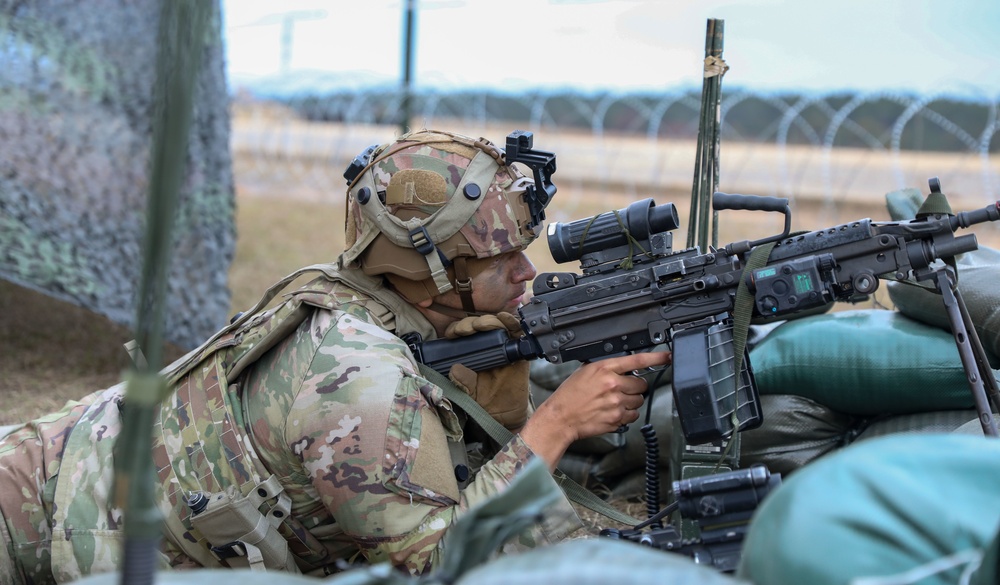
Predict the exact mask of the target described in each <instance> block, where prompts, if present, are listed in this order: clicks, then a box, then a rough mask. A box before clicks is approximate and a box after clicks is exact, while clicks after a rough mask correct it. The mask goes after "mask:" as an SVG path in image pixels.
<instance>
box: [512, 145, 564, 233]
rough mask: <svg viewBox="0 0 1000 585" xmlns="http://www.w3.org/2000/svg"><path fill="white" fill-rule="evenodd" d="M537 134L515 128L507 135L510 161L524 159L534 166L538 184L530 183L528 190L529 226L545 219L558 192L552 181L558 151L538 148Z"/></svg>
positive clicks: (526, 200)
mask: <svg viewBox="0 0 1000 585" xmlns="http://www.w3.org/2000/svg"><path fill="white" fill-rule="evenodd" d="M533 144H534V134H532V133H531V132H529V131H527V130H515V131H513V132H511V133H510V134H508V135H507V144H506V148H505V156H506V160H507V164H508V165H511V164H514V163H516V162H519V163H523V164H524V165H525V166H527V167H528V168H530V169H531V172H532V175H533V178H534V180H535V184H534V185H532V186H529V187H528V188H527V190H526V191H525V193H524V200H525V202H526V203H527V204H528V211H529V214H530V215H531V217H530V218H529V220H528V229H531V230H534V229H535V227H536V226H539V225H541V224H542V222H543V221H545V207H546V206H547V205H548V204H549V202H550V201H552V196H553V195H555V194H556V186H555V184H553V183H552V174H553V173H555V172H556V155H555V154H553V153H551V152H546V151H544V150H534V149H533V148H532V146H533Z"/></svg>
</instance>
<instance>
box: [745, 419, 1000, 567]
mask: <svg viewBox="0 0 1000 585" xmlns="http://www.w3.org/2000/svg"><path fill="white" fill-rule="evenodd" d="M997 477H1000V441H997V440H996V439H991V438H985V437H974V436H969V435H954V434H952V435H944V434H934V435H896V436H890V437H882V438H879V439H873V440H871V441H865V442H863V443H859V444H856V445H852V446H850V447H847V448H845V449H842V450H840V451H838V452H836V453H832V454H830V455H828V456H826V457H823V458H822V459H820V460H818V461H816V462H814V463H813V464H811V465H809V466H807V467H805V468H803V469H802V470H800V471H799V472H798V473H796V474H795V475H794V476H793V477H791V478H788V479H787V480H786V481H783V483H782V485H781V487H779V488H778V489H777V490H776V491H775V492H774V493H772V494H770V495H769V496H768V497H767V498H766V499H765V500H764V502H763V503H762V504H761V507H760V508H759V509H758V510H757V513H756V515H755V516H754V519H753V521H752V522H751V523H750V529H749V532H748V534H747V538H746V540H745V541H744V547H743V558H742V563H741V566H740V568H739V570H738V572H737V575H738V576H740V577H741V578H744V579H748V580H750V581H752V582H754V583H757V584H759V585H764V584H767V585H801V584H803V583H808V584H810V585H834V584H838V585H840V584H843V583H862V582H864V583H876V582H877V583H890V582H891V583H920V584H921V585H945V584H953V583H959V582H962V580H961V575H962V572H963V571H964V570H966V569H968V570H970V571H972V570H975V568H976V563H977V562H978V558H979V557H980V556H982V555H983V553H984V551H985V558H986V559H987V560H988V562H987V563H984V565H983V566H982V567H980V569H979V571H977V573H978V574H977V575H975V576H973V578H972V582H973V583H979V584H985V583H996V581H995V578H996V575H995V571H996V554H995V552H996V551H995V550H994V549H995V547H996V545H997V543H996V542H995V540H994V539H995V535H996V534H997V527H998V525H1000V506H997V495H996V492H997V490H996V481H995V479H996V478H997ZM918 570H922V571H924V572H926V573H927V576H926V577H925V578H923V579H919V580H917V579H910V580H907V579H903V578H899V577H901V576H902V574H904V573H907V572H911V571H913V572H915V571H918ZM984 571H986V572H991V573H992V574H990V575H985V574H983V572H984ZM890 575H892V576H896V577H897V579H894V580H889V579H886V580H878V579H877V578H878V577H888V576H890ZM865 578H870V579H871V580H863V579H865ZM991 578H992V579H991ZM966 582H968V581H966Z"/></svg>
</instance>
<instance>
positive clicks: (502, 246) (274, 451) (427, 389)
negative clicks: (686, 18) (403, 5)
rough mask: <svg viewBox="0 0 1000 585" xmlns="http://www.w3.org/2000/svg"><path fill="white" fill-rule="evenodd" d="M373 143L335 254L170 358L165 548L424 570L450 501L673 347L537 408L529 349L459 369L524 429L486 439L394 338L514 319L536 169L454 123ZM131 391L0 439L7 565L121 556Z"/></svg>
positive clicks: (77, 572) (587, 429)
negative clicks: (120, 489) (299, 283)
mask: <svg viewBox="0 0 1000 585" xmlns="http://www.w3.org/2000/svg"><path fill="white" fill-rule="evenodd" d="M370 155H371V156H370V159H368V160H366V161H365V162H364V164H363V165H362V167H359V168H356V169H354V170H355V171H356V172H355V173H353V177H352V179H353V180H351V182H350V186H349V189H348V214H347V250H346V251H345V252H344V253H343V254H342V255H341V257H340V258H339V259H338V261H337V262H335V263H333V264H327V265H317V266H315V267H310V268H309V269H305V270H303V271H302V272H301V273H306V272H309V271H312V272H315V273H317V274H318V276H316V278H315V279H314V280H312V281H311V282H310V283H309V284H307V285H305V286H303V287H302V288H300V289H298V290H296V291H294V292H292V293H290V294H288V295H286V297H285V300H284V301H283V302H282V303H280V304H278V305H277V306H275V307H273V308H270V309H265V307H266V305H267V301H268V299H269V298H270V297H273V296H274V295H275V294H277V292H278V291H279V290H281V289H282V288H283V287H284V286H285V285H287V284H288V283H289V282H291V280H293V277H294V276H297V275H298V274H300V273H296V275H292V276H290V277H289V278H287V279H285V281H282V283H279V284H278V285H276V286H275V287H272V290H271V291H269V294H268V295H265V298H264V299H263V300H262V302H261V303H259V304H258V306H257V307H255V308H254V309H253V310H250V311H248V312H247V313H246V314H243V315H242V316H240V317H239V318H238V319H235V320H234V323H232V324H231V325H230V326H228V327H226V328H224V329H223V330H221V331H220V332H219V333H217V334H216V335H215V336H213V338H211V339H210V340H208V341H207V342H206V343H205V344H204V345H203V346H202V347H200V348H198V349H197V350H195V351H192V352H191V353H190V354H188V355H187V356H185V357H184V358H182V359H181V360H179V361H178V362H177V363H175V364H173V365H172V366H170V367H169V368H168V369H167V370H165V376H166V377H167V379H168V382H169V384H170V389H171V394H170V396H169V397H168V399H167V400H166V401H164V403H163V406H162V408H161V413H160V417H159V420H158V421H157V422H156V426H155V428H154V430H153V432H154V443H155V444H154V449H153V453H152V457H153V460H154V462H155V466H156V468H157V472H158V477H159V486H158V492H157V495H158V497H159V501H160V503H161V504H160V509H161V510H162V511H163V512H164V515H165V522H164V525H165V542H164V546H163V554H162V558H161V561H162V565H164V566H171V567H199V566H204V567H224V566H243V567H245V566H248V565H249V566H251V567H263V568H277V569H285V570H290V571H303V572H309V573H313V574H325V573H330V572H332V571H335V570H337V567H338V566H341V565H338V561H339V562H340V563H342V562H343V561H345V560H346V561H353V560H362V559H363V560H366V561H367V562H381V561H388V562H390V563H392V564H393V565H394V566H396V567H398V568H400V569H402V570H405V571H409V572H410V573H414V574H418V573H423V572H426V571H428V570H430V569H431V568H433V567H434V566H435V563H436V562H437V561H438V560H439V558H440V552H441V549H440V543H441V539H442V537H443V535H444V534H445V532H446V531H447V529H448V527H449V526H450V525H452V524H453V523H454V522H455V520H456V518H457V517H458V516H460V515H461V514H462V512H463V511H464V510H466V509H468V508H469V507H471V506H474V505H475V504H477V503H479V502H482V501H484V500H486V499H488V498H490V497H491V496H493V495H494V494H497V493H498V492H500V491H502V490H504V489H505V487H506V486H507V485H508V484H509V483H510V481H511V480H512V478H513V477H514V476H515V475H516V473H517V471H518V469H520V468H521V467H522V466H523V465H524V464H525V462H526V461H528V460H529V459H530V458H532V457H540V458H542V459H543V460H544V461H545V462H546V463H547V464H548V466H549V468H550V469H554V467H555V464H556V463H557V461H558V460H559V459H560V457H561V456H562V455H563V453H564V452H565V450H566V448H567V446H568V445H569V444H570V443H571V442H573V441H575V440H577V439H580V438H584V437H590V436H594V435H598V434H602V433H606V432H610V431H613V430H614V429H616V428H618V427H619V426H620V425H622V424H628V423H631V422H634V421H635V420H636V419H637V418H638V413H637V410H638V409H639V407H640V406H641V404H642V401H643V398H642V396H641V394H642V392H644V390H645V382H643V381H642V380H641V379H640V378H637V377H635V376H632V375H630V373H631V372H632V371H634V370H637V369H641V368H645V367H650V366H654V365H662V364H665V363H667V362H668V361H669V354H667V353H655V354H653V353H650V354H637V355H633V356H628V357H622V358H613V359H608V360H604V361H601V362H597V363H593V364H588V365H585V366H583V367H582V368H580V369H579V370H578V371H577V372H576V373H575V374H573V375H572V376H570V377H569V378H568V379H567V380H566V381H565V382H564V383H563V384H562V385H561V386H560V387H559V389H558V390H557V391H556V392H555V393H554V394H553V395H552V397H551V398H549V399H547V400H546V401H545V402H544V403H543V404H542V405H541V406H540V407H539V408H538V409H537V411H535V412H533V413H532V412H530V410H531V407H530V404H529V400H528V369H527V364H526V362H518V363H515V364H512V365H509V366H505V367H501V368H495V369H493V370H489V371H486V372H480V373H476V372H473V371H472V370H469V369H468V368H465V367H464V366H461V365H456V366H454V367H453V368H452V370H451V372H450V376H449V377H450V379H451V382H453V383H454V384H455V386H457V387H458V388H460V389H461V390H464V391H465V392H467V393H468V394H470V395H471V396H472V397H473V398H474V399H475V400H476V402H477V403H478V404H479V405H481V406H482V407H483V408H484V409H485V410H486V411H487V412H488V413H489V414H490V416H492V417H493V418H494V419H495V420H497V421H498V422H500V423H502V424H503V425H504V426H506V427H507V428H508V429H510V430H511V431H512V432H514V433H515V434H514V437H513V439H511V440H510V441H509V442H508V443H507V444H504V445H498V444H494V443H493V442H492V441H491V440H490V439H489V437H488V436H486V435H485V434H484V433H483V432H482V431H481V429H480V428H479V427H478V426H477V425H476V424H474V422H473V421H472V420H471V419H470V418H469V417H468V416H467V413H465V412H462V411H460V410H458V409H457V408H455V407H454V405H453V404H452V402H451V401H450V400H448V399H447V398H445V396H444V390H443V389H442V387H441V386H440V385H438V384H435V383H432V382H431V381H429V380H428V379H427V377H425V376H424V375H422V374H421V372H420V370H419V369H418V364H417V363H416V361H415V360H414V357H413V355H412V353H411V351H410V349H409V347H408V346H407V344H406V343H405V342H404V341H402V340H401V337H403V336H406V335H408V334H414V333H418V334H420V336H421V337H422V338H423V339H434V338H439V337H460V336H463V335H468V334H470V333H473V332H475V331H478V330H485V329H498V328H506V329H508V330H509V331H511V332H515V331H517V330H518V323H517V319H516V317H513V315H512V314H511V313H513V312H515V311H516V309H517V307H518V305H519V303H520V302H521V299H522V297H523V295H524V293H525V290H526V285H527V283H528V282H529V281H531V280H532V279H533V278H534V276H535V274H536V273H535V269H534V267H533V266H532V264H531V262H530V261H529V260H528V259H527V257H526V256H525V255H524V248H525V247H526V246H527V245H528V244H530V243H531V242H532V241H533V240H534V239H535V238H536V236H537V235H538V233H539V232H540V230H541V226H540V225H538V224H537V222H533V221H531V219H532V217H533V215H532V209H531V208H530V206H529V202H527V201H526V200H525V197H524V194H525V192H526V191H528V188H529V186H531V185H532V180H531V179H530V178H528V177H525V176H524V175H523V174H522V173H521V172H520V171H519V170H518V169H517V168H516V167H515V166H514V165H513V164H512V163H509V162H508V161H507V160H506V159H505V153H504V152H503V151H502V150H501V149H499V148H497V147H496V146H494V145H493V144H492V143H491V142H489V141H487V140H485V139H479V140H473V139H471V138H467V137H463V136H460V135H456V134H450V133H446V132H433V131H419V132H414V133H411V134H408V135H404V136H402V137H400V138H399V139H398V140H396V141H395V142H393V143H390V144H387V145H383V146H380V147H378V148H376V149H374V150H373V151H372V152H371V153H370ZM442 385H444V384H442ZM123 390H124V385H123V384H119V385H118V386H115V387H113V388H110V389H107V390H104V391H100V392H97V393H95V394H93V395H91V396H89V397H87V398H86V399H84V400H83V401H81V402H79V403H71V404H68V405H67V407H66V408H65V409H64V410H63V411H61V412H60V413H56V414H54V415H51V416H50V417H46V418H43V419H40V420H38V421H34V422H33V423H30V424H28V425H25V426H23V427H21V428H19V429H18V430H16V431H15V432H13V433H12V434H11V435H9V436H8V437H7V438H6V439H5V440H4V441H3V442H0V486H2V489H0V512H2V514H3V517H4V519H5V522H0V528H3V529H4V530H5V533H4V534H3V537H4V540H5V541H6V542H7V546H6V547H3V550H2V551H0V574H6V575H12V579H13V580H14V581H15V582H19V581H26V582H44V581H46V580H52V579H53V578H54V579H56V580H58V581H66V580H71V579H75V578H78V577H80V576H82V575H86V574H89V573H96V572H103V571H110V570H114V569H115V568H116V566H117V565H118V563H119V555H120V552H119V549H120V546H121V530H120V528H121V522H122V511H121V510H120V509H117V508H115V507H114V503H113V502H114V500H113V493H112V489H113V488H112V486H113V477H112V468H113V465H112V461H113V451H114V449H113V447H114V440H115V438H116V437H117V435H118V432H119V431H120V420H121V416H122V415H123V413H127V410H128V404H127V403H126V402H125V401H124V392H123ZM529 414H530V418H529ZM565 532H566V530H565V529H563V530H559V529H554V530H553V531H552V532H550V533H549V534H548V535H547V536H549V537H553V538H557V537H559V536H561V535H564V534H565ZM5 553H6V554H8V555H9V557H10V558H9V559H4V558H3V555H4V554H5ZM4 563H6V564H7V568H6V570H5V569H4Z"/></svg>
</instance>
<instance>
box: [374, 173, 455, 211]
mask: <svg viewBox="0 0 1000 585" xmlns="http://www.w3.org/2000/svg"><path fill="white" fill-rule="evenodd" d="M447 202H448V184H447V182H446V181H445V179H444V177H442V176H441V175H440V174H438V173H436V172H433V171H427V170H423V169H403V170H400V171H399V172H397V173H395V174H394V175H392V178H391V179H390V181H389V185H388V187H387V188H386V190H385V204H386V205H400V204H403V205H444V204H445V203H447Z"/></svg>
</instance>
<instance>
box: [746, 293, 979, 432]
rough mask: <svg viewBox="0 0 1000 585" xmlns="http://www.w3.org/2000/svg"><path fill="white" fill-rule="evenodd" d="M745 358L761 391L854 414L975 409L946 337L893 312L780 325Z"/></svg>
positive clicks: (825, 317)
mask: <svg viewBox="0 0 1000 585" xmlns="http://www.w3.org/2000/svg"><path fill="white" fill-rule="evenodd" d="M750 361H751V363H752V364H753V370H754V375H755V377H756V380H757V386H758V389H759V391H760V393H761V394H796V395H799V396H803V397H806V398H809V399H811V400H814V401H816V402H818V403H820V404H822V405H824V406H828V407H830V408H832V409H834V410H837V411H840V412H843V413H846V414H851V415H856V416H873V415H877V414H884V413H892V414H903V413H911V412H926V411H932V410H956V409H963V408H972V407H973V405H974V402H973V400H972V394H971V393H970V391H969V386H968V383H967V382H966V376H965V370H964V369H963V368H962V362H961V360H960V359H959V356H958V348H957V347H956V346H955V341H954V339H953V338H952V336H951V335H950V334H948V333H947V332H945V331H942V330H941V329H938V328H936V327H931V326H929V325H925V324H923V323H920V322H918V321H915V320H913V319H910V318H909V317H906V316H905V315H903V314H901V313H899V312H896V311H886V310H878V309H866V310H855V311H842V312H837V313H830V314H827V315H819V316H815V317H807V318H805V319H799V320H796V321H789V322H787V323H783V324H782V325H781V326H779V327H777V328H775V329H774V330H773V331H771V332H770V333H769V334H768V335H767V337H765V338H764V339H763V340H762V341H761V342H760V343H759V344H758V345H757V346H756V347H755V348H754V349H753V351H751V352H750Z"/></svg>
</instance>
